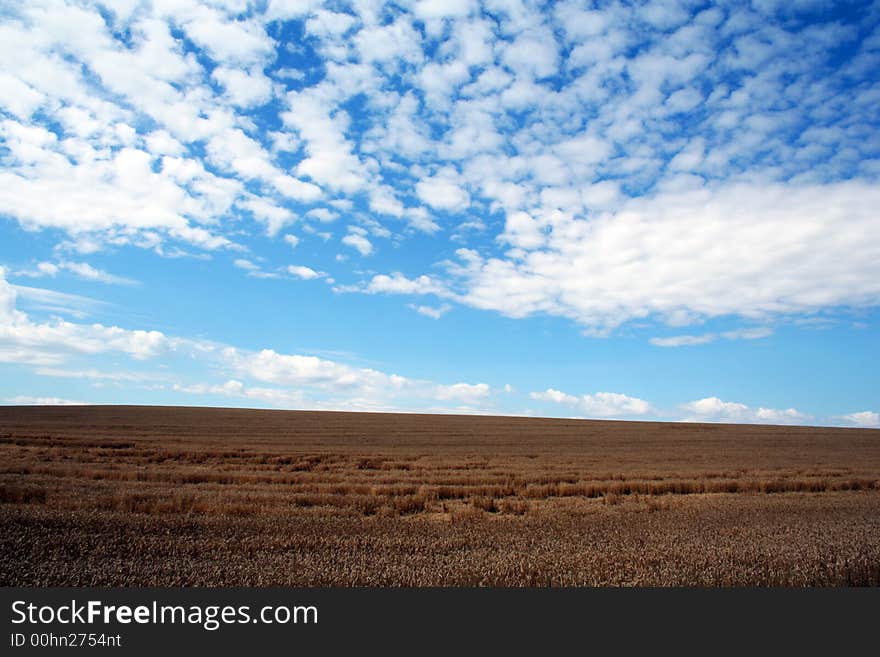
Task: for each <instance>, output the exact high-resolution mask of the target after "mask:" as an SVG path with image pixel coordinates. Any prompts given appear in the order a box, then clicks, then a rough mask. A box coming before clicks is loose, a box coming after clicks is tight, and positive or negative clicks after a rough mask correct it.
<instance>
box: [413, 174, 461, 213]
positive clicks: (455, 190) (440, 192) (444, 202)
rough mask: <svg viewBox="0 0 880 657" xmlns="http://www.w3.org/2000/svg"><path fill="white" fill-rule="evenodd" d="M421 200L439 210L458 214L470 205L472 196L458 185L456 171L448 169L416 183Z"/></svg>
mask: <svg viewBox="0 0 880 657" xmlns="http://www.w3.org/2000/svg"><path fill="white" fill-rule="evenodd" d="M416 193H417V194H418V196H419V198H420V199H421V200H422V201H424V202H425V203H427V204H428V205H430V206H431V207H432V208H435V209H437V210H448V211H450V212H458V211H461V210H463V209H465V208H466V207H467V206H468V204H469V203H470V196H469V195H468V193H467V192H466V191H465V190H464V189H463V188H462V187H461V186H460V185H459V184H458V175H457V174H456V173H455V170H454V169H452V168H450V167H447V168H444V169H441V170H440V171H438V172H437V173H436V174H435V175H433V176H430V177H428V178H424V179H423V180H421V181H419V182H418V183H416Z"/></svg>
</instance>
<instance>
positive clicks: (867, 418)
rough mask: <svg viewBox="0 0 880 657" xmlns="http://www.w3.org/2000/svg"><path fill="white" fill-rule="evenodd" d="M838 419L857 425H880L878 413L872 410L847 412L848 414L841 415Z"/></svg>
mask: <svg viewBox="0 0 880 657" xmlns="http://www.w3.org/2000/svg"><path fill="white" fill-rule="evenodd" d="M840 419H841V420H843V421H844V422H848V423H850V424H854V425H856V426H857V427H869V428H870V427H880V413H876V412H874V411H860V412H858V413H849V414H848V415H841V416H840Z"/></svg>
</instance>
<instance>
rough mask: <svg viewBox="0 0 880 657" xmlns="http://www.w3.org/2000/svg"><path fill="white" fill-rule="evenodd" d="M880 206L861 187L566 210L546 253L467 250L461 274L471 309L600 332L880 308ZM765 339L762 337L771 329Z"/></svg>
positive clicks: (729, 193)
mask: <svg viewBox="0 0 880 657" xmlns="http://www.w3.org/2000/svg"><path fill="white" fill-rule="evenodd" d="M877 207H880V191H878V189H877V188H876V186H871V185H865V184H863V183H859V182H854V181H853V182H846V183H836V184H830V185H820V186H810V187H788V186H784V185H763V186H755V185H751V184H740V185H733V186H730V187H725V188H720V189H717V190H710V189H701V190H696V191H688V192H683V193H675V194H661V195H658V196H655V197H650V198H645V199H637V200H632V201H629V202H627V203H626V204H625V205H624V206H623V208H622V209H621V210H619V211H618V212H613V213H610V212H609V213H603V214H601V215H599V216H598V217H596V218H594V219H591V220H589V221H587V220H583V219H577V218H574V217H572V216H570V215H566V214H564V213H557V214H556V215H555V216H552V217H550V218H549V220H548V221H547V226H548V228H549V232H548V234H547V237H546V240H547V246H546V247H545V248H538V249H535V250H531V251H526V252H524V253H521V254H519V255H517V256H516V257H514V258H509V259H504V258H497V257H482V256H480V255H479V254H477V253H476V252H474V251H471V250H468V251H465V252H464V253H466V254H467V258H466V261H465V262H464V264H462V265H459V266H457V267H455V268H453V273H455V274H456V275H457V276H458V277H459V278H461V280H462V282H463V284H464V285H465V286H466V287H467V292H466V293H465V294H463V295H462V296H461V300H462V302H463V303H466V304H468V305H471V306H474V307H477V308H483V309H487V310H496V311H499V312H501V313H503V314H506V315H509V316H512V317H525V316H528V315H532V314H535V313H546V314H551V315H560V316H564V317H569V318H571V319H574V320H576V321H578V322H580V323H582V324H584V325H586V326H587V327H593V328H603V327H604V328H613V327H615V326H618V325H620V324H622V323H625V322H628V321H631V320H634V319H641V318H645V317H652V316H655V317H660V318H661V319H662V317H664V316H668V315H671V314H673V313H676V312H680V311H686V312H687V313H689V314H690V315H691V316H693V317H694V318H695V319H699V318H712V317H720V316H725V315H738V316H741V317H746V318H764V317H772V316H777V315H794V314H801V313H810V312H816V311H818V310H820V309H822V308H826V307H833V306H856V307H859V306H873V305H876V304H878V303H880V260H878V259H877V258H875V257H874V246H873V245H874V244H875V243H876V242H877V240H878V239H880V233H878V231H880V223H878V222H877V220H876V208H877ZM731 235H735V239H731ZM510 239H511V240H514V241H515V240H518V239H519V238H518V237H517V236H516V233H513V234H512V235H511V236H510ZM535 243H537V239H535ZM756 280H760V281H761V285H755V283H754V281H756ZM853 281H858V284H853ZM756 331H758V333H757V334H756V333H752V336H753V337H759V336H760V335H763V333H764V332H765V331H766V329H756ZM732 335H733V334H731V335H730V336H725V337H732ZM738 337H740V338H742V337H747V334H740V335H739V336H738Z"/></svg>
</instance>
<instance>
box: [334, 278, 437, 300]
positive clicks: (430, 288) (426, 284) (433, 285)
mask: <svg viewBox="0 0 880 657" xmlns="http://www.w3.org/2000/svg"><path fill="white" fill-rule="evenodd" d="M355 289H358V288H355ZM346 291H348V290H346ZM364 291H365V292H368V293H369V294H440V295H446V294H447V291H446V289H445V288H444V287H443V286H442V285H441V284H440V283H438V282H437V281H435V280H434V279H432V278H431V277H430V276H425V275H422V276H419V277H418V278H414V279H410V278H407V277H406V276H404V275H403V274H401V273H400V272H394V273H393V274H391V275H390V276H389V275H387V274H376V275H375V276H373V278H372V280H370V282H369V283H368V284H367V286H366V287H365V288H364Z"/></svg>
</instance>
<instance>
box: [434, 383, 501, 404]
mask: <svg viewBox="0 0 880 657" xmlns="http://www.w3.org/2000/svg"><path fill="white" fill-rule="evenodd" d="M491 392H492V389H491V388H490V387H489V384H487V383H475V384H470V383H454V384H452V385H448V386H443V385H438V386H437V387H436V388H435V396H436V398H437V399H440V400H444V401H445V400H455V401H460V402H463V403H466V404H474V403H478V402H481V401H483V400H484V399H486V398H487V397H488V396H489V394H490V393H491Z"/></svg>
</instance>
